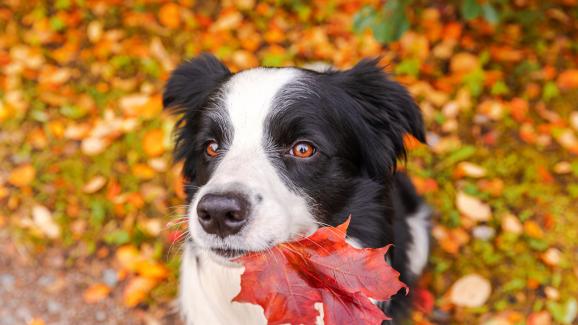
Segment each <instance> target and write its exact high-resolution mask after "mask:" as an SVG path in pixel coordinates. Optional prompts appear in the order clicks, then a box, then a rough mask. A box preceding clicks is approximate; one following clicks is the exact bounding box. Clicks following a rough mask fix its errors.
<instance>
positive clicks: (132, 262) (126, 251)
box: [115, 245, 143, 271]
mask: <svg viewBox="0 0 578 325" xmlns="http://www.w3.org/2000/svg"><path fill="white" fill-rule="evenodd" d="M115 257H116V261H117V262H118V263H119V264H120V266H121V270H126V271H134V270H135V269H136V267H137V264H138V263H140V262H141V261H142V260H143V257H142V256H141V254H140V252H139V251H138V249H137V248H136V247H134V246H133V245H125V246H122V247H120V248H119V249H117V251H116V256H115Z"/></svg>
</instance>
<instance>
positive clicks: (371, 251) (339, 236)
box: [233, 220, 407, 325]
mask: <svg viewBox="0 0 578 325" xmlns="http://www.w3.org/2000/svg"><path fill="white" fill-rule="evenodd" d="M348 226H349V220H347V221H346V222H345V223H343V224H342V225H340V226H338V227H322V228H319V229H318V230H317V231H316V232H315V233H314V234H312V235H311V236H309V237H307V238H303V239H300V240H298V241H295V242H290V243H284V244H280V245H278V246H276V247H273V248H272V249H270V250H269V251H265V252H256V253H251V254H248V255H245V256H243V257H240V258H238V259H237V261H238V262H240V263H242V264H243V265H244V266H245V272H244V273H243V275H242V276H241V292H240V293H239V294H238V295H237V296H236V297H235V298H233V301H237V302H248V303H253V304H258V305H261V306H262V307H263V309H264V311H265V316H266V318H267V320H268V321H269V324H283V323H291V324H314V323H315V320H316V318H317V316H318V315H319V311H318V310H317V309H315V303H323V315H324V322H325V324H327V325H332V324H359V323H360V322H362V323H363V324H381V322H382V321H383V320H387V319H389V318H388V317H387V316H386V315H385V314H384V313H383V312H382V311H381V310H380V309H379V308H378V307H377V306H375V305H374V304H373V303H372V302H371V301H370V300H369V298H373V299H375V300H380V301H383V300H387V299H389V298H390V297H391V296H393V295H394V294H396V293H397V292H398V291H399V290H400V289H401V288H405V289H406V291H407V286H406V285H405V284H403V283H402V282H401V281H399V273H398V272H397V271H395V270H394V269H393V268H392V267H391V266H389V264H387V262H386V261H385V254H386V253H387V250H388V249H389V246H386V247H382V248H362V249H358V248H355V247H353V246H351V245H349V244H348V243H347V242H346V241H345V237H346V235H345V234H346V230H347V227H348Z"/></svg>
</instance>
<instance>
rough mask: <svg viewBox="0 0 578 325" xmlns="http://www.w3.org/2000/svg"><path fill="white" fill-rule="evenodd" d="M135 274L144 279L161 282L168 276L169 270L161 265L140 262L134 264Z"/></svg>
mask: <svg viewBox="0 0 578 325" xmlns="http://www.w3.org/2000/svg"><path fill="white" fill-rule="evenodd" d="M136 272H137V273H138V274H140V275H141V276H143V277H145V278H150V279H157V280H162V279H165V278H166V277H167V276H168V275H169V270H168V269H167V268H166V267H165V266H164V265H162V264H160V263H157V262H150V261H141V262H138V263H137V264H136Z"/></svg>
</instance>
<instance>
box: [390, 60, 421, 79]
mask: <svg viewBox="0 0 578 325" xmlns="http://www.w3.org/2000/svg"><path fill="white" fill-rule="evenodd" d="M420 66H421V63H420V62H419V60H418V59H415V58H413V59H405V60H403V61H401V62H400V63H399V64H398V65H396V66H395V74H397V75H410V76H414V77H416V76H417V75H418V74H419V68H420Z"/></svg>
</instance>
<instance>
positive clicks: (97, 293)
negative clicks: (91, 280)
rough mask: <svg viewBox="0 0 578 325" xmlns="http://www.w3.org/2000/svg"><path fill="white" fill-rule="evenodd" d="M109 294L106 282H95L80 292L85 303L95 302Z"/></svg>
mask: <svg viewBox="0 0 578 325" xmlns="http://www.w3.org/2000/svg"><path fill="white" fill-rule="evenodd" d="M109 294H110V288H109V287H108V286H107V285H106V284H102V283H97V284H93V285H91V286H90V287H88V288H87V289H86V290H84V292H83V293H82V299H84V302H86V303H87V304H95V303H98V302H101V301H102V300H104V299H106V297H108V295H109Z"/></svg>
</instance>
